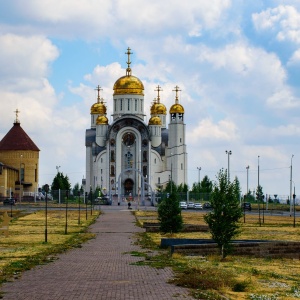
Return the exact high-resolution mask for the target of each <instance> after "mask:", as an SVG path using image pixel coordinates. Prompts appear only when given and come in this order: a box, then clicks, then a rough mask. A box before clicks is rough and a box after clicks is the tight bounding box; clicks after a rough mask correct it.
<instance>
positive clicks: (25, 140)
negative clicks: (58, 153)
mask: <svg viewBox="0 0 300 300" xmlns="http://www.w3.org/2000/svg"><path fill="white" fill-rule="evenodd" d="M1 150H32V151H40V149H39V148H38V147H37V146H36V144H35V143H34V142H33V141H32V140H31V138H30V137H29V136H28V135H27V133H26V132H25V131H24V130H23V128H22V127H21V125H20V123H19V122H15V123H14V126H13V127H12V128H11V130H10V131H9V132H8V133H7V134H6V135H5V136H4V138H3V139H2V140H1V141H0V151H1Z"/></svg>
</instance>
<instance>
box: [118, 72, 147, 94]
mask: <svg viewBox="0 0 300 300" xmlns="http://www.w3.org/2000/svg"><path fill="white" fill-rule="evenodd" d="M124 94H135V95H142V96H143V95H144V85H143V83H142V82H141V81H140V80H139V79H138V78H137V77H135V76H132V75H125V76H123V77H121V78H119V79H118V80H117V81H116V82H115V84H114V95H124Z"/></svg>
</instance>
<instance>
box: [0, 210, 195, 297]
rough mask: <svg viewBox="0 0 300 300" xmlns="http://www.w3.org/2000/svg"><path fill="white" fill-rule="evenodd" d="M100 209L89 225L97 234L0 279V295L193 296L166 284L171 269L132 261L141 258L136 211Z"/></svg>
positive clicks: (186, 291)
mask: <svg viewBox="0 0 300 300" xmlns="http://www.w3.org/2000/svg"><path fill="white" fill-rule="evenodd" d="M101 208H102V209H103V210H104V214H103V215H101V216H100V217H99V218H98V220H97V222H96V223H95V224H93V225H92V226H91V231H92V232H94V233H96V238H95V239H93V240H90V241H89V242H87V243H85V244H84V245H83V247H82V248H78V249H73V250H71V251H68V252H67V253H66V254H60V255H59V256H58V258H59V259H58V260H56V261H54V262H52V263H50V264H47V265H44V266H38V267H36V268H34V269H32V270H29V271H26V272H25V273H23V275H22V276H21V278H19V279H17V280H16V281H13V282H9V283H5V284H3V286H2V288H1V292H3V293H4V294H3V299H5V300H9V299H14V300H19V299H20V300H21V299H22V300H34V299H39V300H52V299H53V300H54V299H55V300H62V299H88V300H90V299H114V300H118V299H122V300H129V299H137V300H143V299H147V300H150V299H155V300H158V299H164V300H165V299H192V297H190V296H189V291H188V290H187V289H184V288H181V287H177V286H174V285H172V284H168V283H167V280H168V279H169V278H171V277H172V275H173V273H172V270H171V269H169V268H165V269H162V270H160V269H154V268H151V267H148V266H136V265H132V263H134V262H137V261H140V260H141V259H142V258H140V257H134V256H131V255H130V253H128V252H131V251H141V249H140V248H139V247H138V246H136V245H134V241H135V237H134V233H135V232H141V231H143V229H141V228H139V227H136V226H135V218H134V216H133V215H132V214H131V213H130V212H129V211H128V210H127V209H126V207H125V206H121V207H118V206H110V207H105V206H104V207H101Z"/></svg>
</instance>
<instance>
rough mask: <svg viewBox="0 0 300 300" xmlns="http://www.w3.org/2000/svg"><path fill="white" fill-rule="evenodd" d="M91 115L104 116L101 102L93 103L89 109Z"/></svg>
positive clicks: (104, 109)
mask: <svg viewBox="0 0 300 300" xmlns="http://www.w3.org/2000/svg"><path fill="white" fill-rule="evenodd" d="M91 114H99V115H105V114H106V106H105V105H104V104H103V102H96V103H94V104H93V105H92V107H91Z"/></svg>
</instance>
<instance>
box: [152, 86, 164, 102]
mask: <svg viewBox="0 0 300 300" xmlns="http://www.w3.org/2000/svg"><path fill="white" fill-rule="evenodd" d="M154 91H155V92H157V103H160V96H159V92H162V91H163V90H162V89H161V87H160V86H159V85H158V86H157V88H156V90H154Z"/></svg>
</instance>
